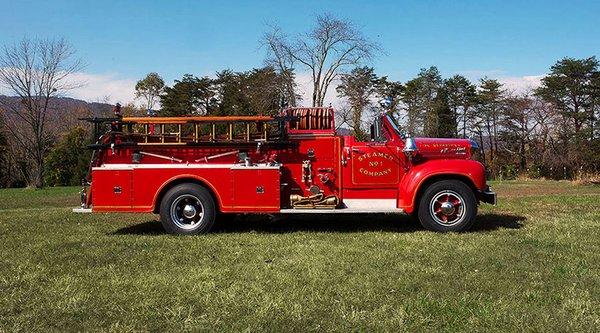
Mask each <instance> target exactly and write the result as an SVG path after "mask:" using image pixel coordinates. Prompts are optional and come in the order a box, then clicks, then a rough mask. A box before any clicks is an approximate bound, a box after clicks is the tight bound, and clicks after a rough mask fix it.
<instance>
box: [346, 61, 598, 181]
mask: <svg viewBox="0 0 600 333" xmlns="http://www.w3.org/2000/svg"><path fill="white" fill-rule="evenodd" d="M337 91H338V94H339V96H340V97H343V98H345V99H346V100H347V101H348V104H347V106H346V107H345V108H342V110H341V112H340V117H341V119H342V121H344V122H345V123H346V124H348V126H349V127H350V128H351V129H352V130H353V131H354V133H356V134H357V135H359V136H364V131H365V128H366V126H365V125H366V124H365V119H369V118H370V117H369V111H371V112H375V113H378V112H388V113H390V114H392V115H394V116H395V117H396V119H398V121H399V124H400V125H401V127H402V129H403V130H404V131H405V133H406V134H408V135H412V136H429V137H469V138H472V139H474V140H476V141H478V143H479V145H480V149H481V151H480V157H479V158H480V159H481V160H482V162H484V163H485V164H486V166H487V168H488V170H489V171H490V176H491V177H493V178H497V177H502V178H514V177H517V176H520V175H522V176H528V177H548V178H555V179H569V178H575V177H582V176H583V175H585V174H589V173H598V171H599V166H598V161H600V120H599V119H600V72H599V64H598V60H597V59H596V58H595V57H591V58H585V59H572V58H564V59H562V60H559V61H557V62H556V63H555V64H554V65H553V66H552V67H551V68H550V72H549V73H548V74H547V75H546V76H545V77H544V78H543V79H542V80H541V85H540V86H539V87H537V88H535V89H530V90H529V91H525V92H513V91H510V90H509V89H507V88H506V87H504V86H503V85H502V83H500V82H499V81H498V80H495V79H489V78H483V79H481V80H479V81H478V82H475V83H473V82H470V81H469V80H468V79H467V78H465V77H463V76H461V75H455V76H452V77H450V78H443V77H442V76H441V75H440V73H439V71H438V69H437V68H436V67H430V68H427V69H422V70H421V71H420V73H419V74H418V75H417V77H415V78H413V79H411V80H409V81H407V82H406V83H400V82H389V81H388V80H387V78H386V77H378V76H377V75H375V73H374V70H373V69H372V68H370V67H359V68H356V69H354V70H352V71H351V72H350V73H348V74H345V75H343V76H342V79H341V84H340V85H339V86H338V88H337Z"/></svg>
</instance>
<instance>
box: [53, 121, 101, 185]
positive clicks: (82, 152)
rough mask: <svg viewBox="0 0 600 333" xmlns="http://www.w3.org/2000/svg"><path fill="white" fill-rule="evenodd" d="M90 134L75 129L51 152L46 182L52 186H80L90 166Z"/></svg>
mask: <svg viewBox="0 0 600 333" xmlns="http://www.w3.org/2000/svg"><path fill="white" fill-rule="evenodd" d="M89 141H90V134H89V133H88V132H87V131H86V130H85V129H84V128H83V127H80V126H78V127H75V128H73V129H72V130H71V131H70V132H69V133H67V134H66V135H65V136H64V137H63V138H62V139H61V140H60V141H59V142H58V143H57V144H56V145H55V146H54V147H53V148H52V150H51V151H50V153H49V154H48V157H47V158H46V169H47V171H46V173H45V178H46V179H45V182H46V184H47V185H50V186H68V185H71V186H73V185H79V184H81V181H82V180H83V179H84V178H85V176H86V175H87V172H88V168H89V165H90V151H89V150H88V149H87V145H88V144H89V143H90V142H89Z"/></svg>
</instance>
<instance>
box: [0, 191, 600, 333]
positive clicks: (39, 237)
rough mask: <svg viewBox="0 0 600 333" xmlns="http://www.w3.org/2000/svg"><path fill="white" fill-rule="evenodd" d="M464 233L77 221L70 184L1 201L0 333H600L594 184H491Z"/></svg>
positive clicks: (376, 224)
mask: <svg viewBox="0 0 600 333" xmlns="http://www.w3.org/2000/svg"><path fill="white" fill-rule="evenodd" d="M493 185H494V187H495V189H496V190H497V192H498V195H499V200H500V203H499V205H498V206H496V207H491V206H486V205H484V206H482V207H481V209H480V216H479V218H478V222H477V223H476V225H475V227H474V229H473V230H472V231H471V232H468V233H460V234H456V233H451V234H438V233H432V232H427V231H424V230H422V229H421V228H420V227H418V226H416V225H415V224H414V223H411V222H410V221H409V219H408V218H407V217H405V216H394V215H367V216H323V217H318V218H315V217H314V216H313V217H309V218H306V217H304V218H302V217H294V218H287V219H283V220H275V221H272V220H270V219H269V218H267V217H238V218H235V219H231V220H226V221H222V222H220V223H218V224H217V226H216V231H215V232H214V233H212V234H209V235H203V236H193V237H174V236H170V235H166V234H164V233H163V231H162V228H161V225H160V223H159V222H157V217H156V216H154V215H133V214H132V215H116V214H87V215H75V214H72V213H71V212H70V207H71V206H75V205H77V203H78V196H77V190H78V189H77V188H53V189H46V190H39V191H33V190H23V189H14V190H1V191H0V332H14V331H26V332H31V331H64V330H67V331H119V332H122V331H147V330H150V331H167V330H168V331H174V330H185V331H199V330H211V331H212V330H219V331H278V332H279V331H306V330H310V331H313V330H314V331H343V332H347V331H355V330H358V331H394V332H397V331H405V332H414V331H434V332H437V331H469V332H471V331H480V332H481V331H485V332H494V331H496V332H505V331H536V332H541V331H555V332H566V331H580V332H592V331H598V329H599V327H600V211H599V209H598V207H599V204H600V186H583V185H572V184H571V183H568V182H543V181H535V182H533V181H532V182H503V183H495V184H493Z"/></svg>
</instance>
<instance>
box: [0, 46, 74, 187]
mask: <svg viewBox="0 0 600 333" xmlns="http://www.w3.org/2000/svg"><path fill="white" fill-rule="evenodd" d="M74 53H75V52H74V50H73V49H72V48H71V46H70V45H69V44H68V43H67V42H66V41H65V40H63V39H60V40H46V39H39V40H38V39H36V40H30V39H23V40H22V41H21V42H19V43H17V44H14V45H9V46H5V47H4V48H3V50H2V52H1V53H0V83H1V84H3V85H4V86H5V87H6V88H7V89H8V90H9V91H10V92H11V93H12V94H14V95H16V96H18V97H20V98H21V103H17V104H13V103H6V104H4V105H3V108H4V110H5V112H6V114H5V122H6V126H5V128H6V129H7V130H8V132H9V133H10V134H11V136H12V138H13V139H14V140H15V141H16V143H17V144H19V145H20V146H21V147H22V148H23V150H24V153H25V154H24V158H25V161H24V162H26V164H27V167H26V169H25V170H26V174H25V175H24V176H25V178H26V180H27V184H28V186H32V187H41V186H42V184H43V179H44V169H45V168H44V159H45V157H46V154H47V153H48V150H49V148H50V145H51V144H52V138H51V137H50V136H49V135H48V132H47V125H48V119H49V117H48V113H49V110H50V109H51V103H52V100H53V99H54V98H55V97H57V96H59V95H61V94H63V93H65V92H66V91H68V90H70V89H73V88H76V87H78V86H79V84H77V83H74V82H73V81H72V80H70V77H71V75H72V74H73V73H75V72H77V71H78V70H79V69H80V68H81V62H80V61H79V60H77V59H74Z"/></svg>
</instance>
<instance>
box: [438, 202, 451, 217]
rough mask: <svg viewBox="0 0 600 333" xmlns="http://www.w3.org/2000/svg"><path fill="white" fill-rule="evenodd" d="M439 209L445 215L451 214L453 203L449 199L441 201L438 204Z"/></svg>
mask: <svg viewBox="0 0 600 333" xmlns="http://www.w3.org/2000/svg"><path fill="white" fill-rule="evenodd" d="M440 210H441V211H442V214H444V215H446V216H448V215H452V214H453V213H454V204H453V203H452V202H450V201H446V202H443V203H442V205H441V206H440Z"/></svg>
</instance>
